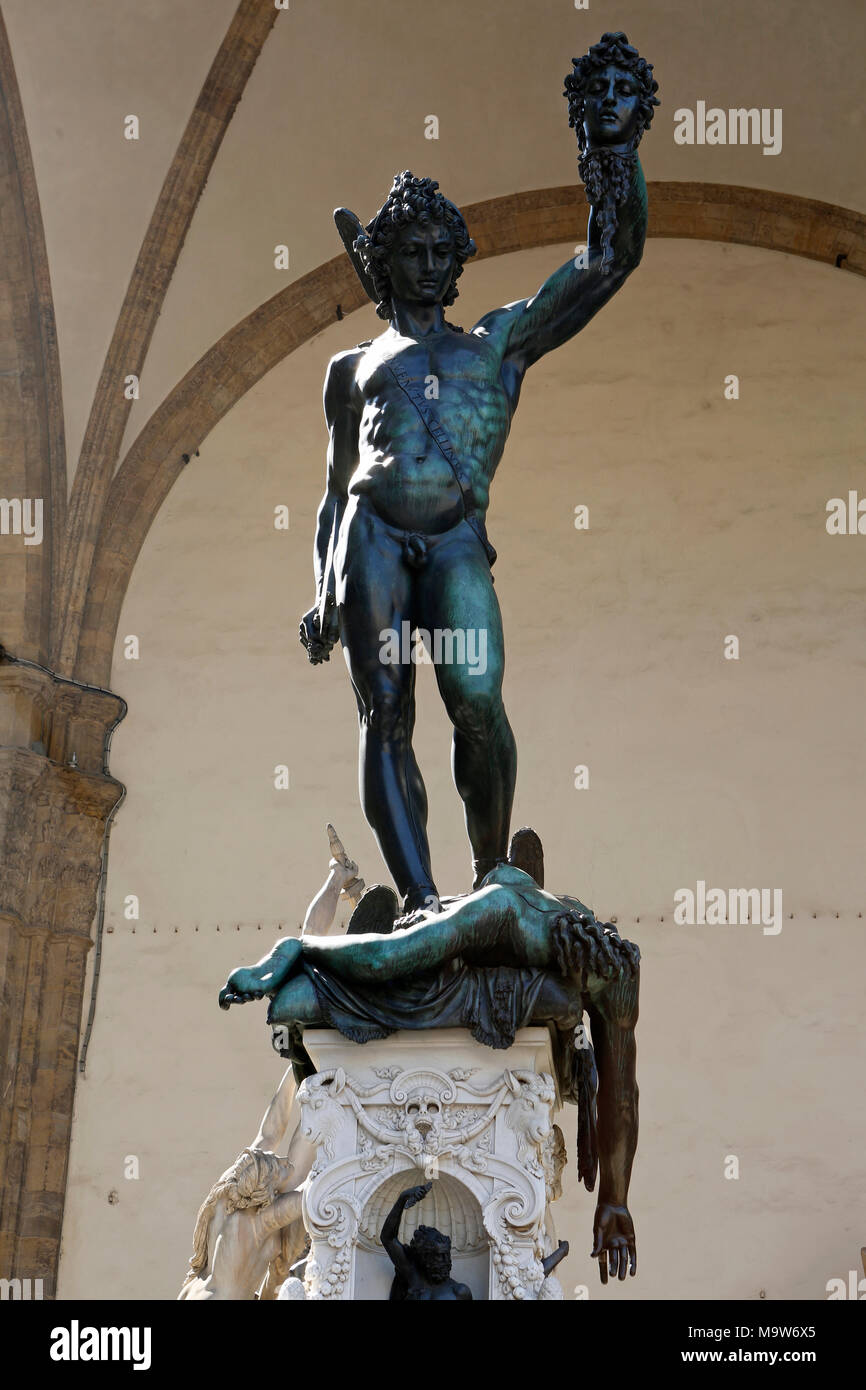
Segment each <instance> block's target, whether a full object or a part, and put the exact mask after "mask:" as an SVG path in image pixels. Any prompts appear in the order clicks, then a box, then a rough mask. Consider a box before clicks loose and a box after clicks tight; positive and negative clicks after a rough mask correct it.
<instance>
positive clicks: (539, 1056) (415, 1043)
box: [298, 1028, 564, 1302]
mask: <svg viewBox="0 0 866 1390" xmlns="http://www.w3.org/2000/svg"><path fill="white" fill-rule="evenodd" d="M304 1044H305V1046H306V1048H307V1051H308V1052H309V1054H310V1056H311V1058H312V1059H313V1062H314V1064H315V1066H316V1067H317V1068H318V1072H317V1075H316V1076H314V1077H310V1078H309V1079H308V1080H307V1081H305V1082H304V1084H303V1086H302V1087H301V1090H300V1092H299V1096H298V1099H299V1103H300V1106H301V1124H302V1126H303V1129H304V1133H305V1136H306V1137H307V1138H308V1139H310V1140H311V1141H312V1142H313V1143H314V1144H315V1145H316V1147H317V1155H316V1160H315V1162H314V1164H313V1168H312V1171H311V1174H310V1178H309V1180H308V1184H307V1189H306V1194H305V1199H304V1223H305V1225H306V1227H307V1231H308V1233H309V1235H310V1239H311V1250H310V1257H309V1260H308V1262H307V1273H306V1296H307V1298H312V1299H329V1300H331V1301H338V1302H339V1301H347V1300H382V1299H387V1298H388V1296H389V1292H390V1288H391V1282H392V1279H393V1275H394V1270H393V1266H392V1265H391V1262H390V1260H389V1258H388V1256H387V1254H386V1253H385V1251H384V1250H383V1248H382V1244H381V1241H380V1239H379V1233H380V1231H381V1229H382V1223H383V1222H384V1220H385V1217H386V1216H387V1214H388V1212H389V1211H390V1209H391V1207H392V1206H393V1205H394V1202H395V1201H396V1199H397V1197H398V1196H399V1194H400V1193H401V1192H402V1191H403V1190H404V1189H405V1188H407V1187H414V1186H415V1185H416V1184H418V1183H423V1182H427V1181H430V1180H432V1181H433V1187H432V1190H431V1191H430V1192H429V1193H428V1194H427V1196H426V1197H425V1198H424V1200H423V1201H422V1202H420V1203H419V1204H418V1205H416V1206H414V1207H412V1208H410V1209H409V1210H408V1211H407V1212H406V1213H405V1215H404V1217H403V1224H402V1228H401V1234H400V1238H401V1240H403V1242H404V1244H405V1243H408V1242H409V1241H410V1240H411V1237H412V1231H413V1230H414V1229H415V1227H416V1226H417V1225H419V1224H422V1225H426V1226H435V1227H436V1228H437V1230H439V1231H441V1232H442V1233H443V1234H445V1235H448V1236H449V1237H450V1239H451V1247H452V1277H453V1278H454V1279H455V1280H457V1281H458V1282H459V1283H463V1284H468V1286H469V1287H470V1289H471V1290H472V1295H473V1297H474V1298H475V1299H482V1300H494V1301H497V1300H503V1299H516V1300H535V1299H539V1298H562V1290H561V1288H560V1286H559V1284H558V1283H557V1281H556V1279H555V1277H554V1276H551V1277H550V1278H549V1279H547V1280H545V1279H544V1274H543V1270H542V1268H541V1260H542V1259H543V1258H544V1257H545V1256H546V1255H548V1254H550V1253H551V1251H552V1250H554V1249H555V1247H556V1238H555V1233H554V1230H553V1223H552V1219H551V1214H550V1202H551V1201H552V1200H553V1199H554V1198H555V1197H556V1196H558V1193H559V1182H558V1178H559V1172H558V1171H557V1169H558V1168H561V1165H562V1162H563V1161H564V1152H563V1146H562V1136H561V1134H560V1132H559V1130H558V1128H557V1127H556V1126H555V1125H554V1124H553V1115H554V1111H555V1109H556V1107H557V1103H558V1099H557V1094H556V1084H555V1081H554V1076H553V1062H552V1057H551V1052H550V1040H549V1036H548V1033H547V1030H546V1029H544V1028H524V1029H522V1030H521V1031H520V1032H518V1034H517V1036H516V1038H515V1041H514V1046H513V1047H511V1048H509V1049H508V1050H507V1051H505V1052H495V1051H493V1049H492V1048H489V1047H484V1046H482V1044H480V1043H477V1042H475V1040H474V1039H473V1038H472V1037H471V1035H470V1034H469V1033H468V1032H465V1031H464V1030H462V1029H457V1028H455V1029H441V1030H430V1031H424V1032H418V1033H412V1032H400V1033H395V1034H394V1035H393V1036H392V1037H390V1038H387V1039H386V1040H384V1041H383V1042H373V1043H366V1044H365V1045H364V1046H363V1047H361V1046H358V1045H357V1044H355V1043H352V1042H349V1041H348V1040H347V1039H346V1038H344V1037H342V1036H341V1034H339V1033H337V1032H333V1031H331V1030H325V1029H317V1030H314V1031H311V1030H307V1031H306V1032H305V1034H304Z"/></svg>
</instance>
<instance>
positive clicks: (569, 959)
mask: <svg viewBox="0 0 866 1390" xmlns="http://www.w3.org/2000/svg"><path fill="white" fill-rule="evenodd" d="M552 945H553V952H554V957H555V959H556V964H557V969H558V970H559V972H560V974H561V975H579V976H581V977H582V978H583V980H584V981H585V980H586V977H587V976H588V975H597V976H598V977H599V978H600V979H602V980H608V981H610V980H614V979H615V978H616V976H617V975H622V976H623V977H624V978H625V979H633V978H634V976H635V975H636V974H637V970H638V966H639V964H640V951H639V950H638V948H637V946H636V945H635V944H634V942H633V941H626V940H624V939H623V937H621V936H620V934H619V932H618V931H617V930H616V927H615V926H614V925H613V923H612V922H598V921H596V920H595V918H594V917H590V916H589V915H588V914H587V913H586V912H585V911H584V912H581V911H577V910H575V909H570V910H568V911H566V912H562V913H560V915H559V916H558V917H557V919H556V921H555V922H554V924H553V932H552Z"/></svg>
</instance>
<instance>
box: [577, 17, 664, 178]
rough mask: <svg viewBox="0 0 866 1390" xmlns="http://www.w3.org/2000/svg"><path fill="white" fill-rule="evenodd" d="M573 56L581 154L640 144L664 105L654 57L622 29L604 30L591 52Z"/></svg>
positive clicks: (630, 148)
mask: <svg viewBox="0 0 866 1390" xmlns="http://www.w3.org/2000/svg"><path fill="white" fill-rule="evenodd" d="M572 61H573V65H574V70H573V72H570V73H569V74H568V76H567V77H566V79H565V96H566V97H567V98H568V123H569V125H572V126H574V127H575V130H576V131H577V141H578V145H579V147H580V152H581V154H583V153H584V152H585V151H586V150H587V149H599V148H601V147H608V148H610V147H614V148H615V149H616V150H617V151H618V152H620V153H630V152H631V151H633V150H636V149H637V147H638V145H639V143H640V140H641V136H642V135H643V133H644V131H645V130H646V129H647V128H648V126H649V124H650V122H651V121H652V118H653V109H654V107H656V106H658V105H659V101H658V98H657V97H656V95H655V93H656V92H657V91H658V85H659V84H658V83H657V82H656V81H655V80H654V78H653V75H652V73H653V69H652V63H648V62H647V61H646V59H645V58H642V57H641V56H640V54H639V53H638V51H637V49H636V48H633V47H632V45H631V44H630V43H629V41H628V39H627V38H626V36H625V34H623V33H609V34H602V36H601V40H600V41H599V42H598V43H596V44H593V46H592V48H590V50H589V52H588V53H585V54H584V55H583V57H582V58H574V59H573V60H572Z"/></svg>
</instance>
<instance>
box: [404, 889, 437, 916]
mask: <svg viewBox="0 0 866 1390" xmlns="http://www.w3.org/2000/svg"><path fill="white" fill-rule="evenodd" d="M441 911H442V904H441V903H440V901H439V894H438V892H437V891H436V889H435V888H434V887H433V885H432V883H416V884H414V885H413V886H412V887H411V888H410V889H409V891H408V892H407V894H406V896H405V898H404V899H403V916H404V917H405V916H406V915H407V914H408V913H411V912H441Z"/></svg>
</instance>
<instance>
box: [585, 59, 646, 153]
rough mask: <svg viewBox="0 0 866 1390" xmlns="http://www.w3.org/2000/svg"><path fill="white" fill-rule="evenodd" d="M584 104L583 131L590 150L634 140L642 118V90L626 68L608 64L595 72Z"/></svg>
mask: <svg viewBox="0 0 866 1390" xmlns="http://www.w3.org/2000/svg"><path fill="white" fill-rule="evenodd" d="M583 101H584V107H583V128H584V131H585V132H586V138H587V144H588V146H589V148H590V149H595V148H597V147H598V146H599V145H627V144H629V143H630V142H631V141H632V140H633V138H634V136H635V135H636V134H637V130H638V122H639V117H640V87H639V84H638V81H637V78H635V77H634V76H633V75H632V74H631V73H630V72H629V71H628V70H627V69H626V68H620V67H617V66H616V64H615V63H608V65H607V67H605V68H601V69H600V70H599V71H598V72H594V73H593V74H592V76H591V77H590V79H589V81H588V82H587V84H586V90H585V92H584V97H583Z"/></svg>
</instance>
